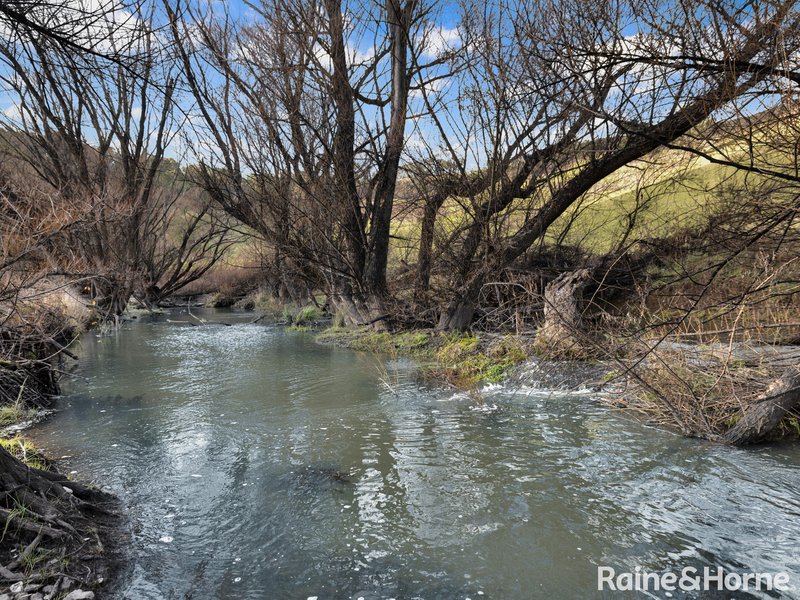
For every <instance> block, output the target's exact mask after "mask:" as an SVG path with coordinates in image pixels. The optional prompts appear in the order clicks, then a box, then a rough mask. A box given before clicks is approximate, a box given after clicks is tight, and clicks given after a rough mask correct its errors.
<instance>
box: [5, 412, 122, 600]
mask: <svg viewBox="0 0 800 600" xmlns="http://www.w3.org/2000/svg"><path fill="white" fill-rule="evenodd" d="M51 414H52V412H51V411H40V412H38V413H36V412H33V411H30V410H29V411H27V413H26V416H27V417H28V420H27V421H25V422H23V423H18V424H11V425H8V426H6V427H5V429H4V430H3V432H2V434H1V435H3V436H4V437H2V439H0V486H1V487H2V489H3V491H4V494H3V499H2V500H0V521H2V527H3V533H2V536H0V598H4V599H11V598H14V599H19V600H23V599H26V600H51V599H56V598H58V599H61V600H65V599H69V600H81V599H84V600H85V599H91V598H97V599H102V598H113V597H114V589H116V586H117V585H118V583H119V582H120V581H121V580H122V579H124V577H123V574H124V572H125V570H126V560H125V555H126V552H127V546H128V540H129V537H130V531H129V524H128V522H127V518H126V517H125V516H124V515H125V512H124V507H123V506H122V504H121V502H120V500H119V499H118V498H117V497H116V496H114V495H112V494H110V493H108V492H106V491H102V490H100V489H98V488H96V487H94V486H92V485H87V484H85V483H83V482H81V481H78V480H77V479H75V478H74V475H65V474H63V473H62V472H60V471H59V468H58V461H57V460H54V459H52V458H50V457H48V456H47V455H46V454H45V453H44V452H43V451H41V450H40V449H39V448H37V447H35V446H34V445H33V444H32V443H31V442H29V441H28V440H27V439H26V438H25V437H24V433H23V432H24V430H25V429H26V428H27V427H30V426H32V425H33V424H35V423H38V422H41V421H42V420H43V419H46V418H47V417H48V416H50V415H51Z"/></svg>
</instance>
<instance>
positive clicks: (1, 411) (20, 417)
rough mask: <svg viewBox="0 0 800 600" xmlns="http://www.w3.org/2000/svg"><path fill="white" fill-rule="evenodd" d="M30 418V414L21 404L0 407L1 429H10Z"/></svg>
mask: <svg viewBox="0 0 800 600" xmlns="http://www.w3.org/2000/svg"><path fill="white" fill-rule="evenodd" d="M28 416H29V412H28V411H27V410H25V409H24V408H22V406H20V405H19V403H16V404H7V405H5V406H0V427H8V426H9V425H14V424H15V423H19V422H20V421H24V420H25V419H26V418H27V417H28Z"/></svg>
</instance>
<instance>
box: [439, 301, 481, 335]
mask: <svg viewBox="0 0 800 600" xmlns="http://www.w3.org/2000/svg"><path fill="white" fill-rule="evenodd" d="M474 316H475V303H474V302H473V301H472V300H471V298H470V297H469V295H468V294H465V295H464V296H463V297H462V298H459V299H456V300H453V301H451V302H450V304H449V305H448V306H447V308H445V310H443V311H442V314H441V315H440V317H439V323H438V324H437V325H436V331H466V330H467V329H469V326H470V324H471V323H472V317H474Z"/></svg>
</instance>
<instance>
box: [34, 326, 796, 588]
mask: <svg viewBox="0 0 800 600" xmlns="http://www.w3.org/2000/svg"><path fill="white" fill-rule="evenodd" d="M226 318H227V319H228V320H230V321H239V323H238V324H234V325H233V326H231V327H223V326H215V325H209V326H204V327H187V326H185V325H180V324H171V323H165V322H160V323H156V322H152V323H137V324H134V325H132V326H131V327H130V328H128V329H127V330H126V331H124V332H123V333H121V334H120V335H118V336H114V337H105V338H95V337H92V336H87V337H86V338H85V340H84V341H83V343H82V348H81V354H82V360H81V364H80V367H79V371H78V374H79V375H81V376H82V377H81V378H76V379H75V380H74V381H72V382H71V383H70V384H69V385H68V386H67V392H68V394H67V396H66V397H65V399H64V401H63V410H62V411H61V412H60V413H59V414H58V415H57V416H56V417H55V418H53V419H52V420H51V421H50V422H48V423H46V424H45V425H43V426H42V427H40V428H39V429H38V430H37V431H36V432H34V435H35V436H36V437H37V440H38V442H39V443H40V444H42V445H44V446H45V447H46V448H48V449H49V450H50V452H51V453H52V454H53V455H58V456H60V455H68V456H70V458H69V459H66V463H67V465H68V467H69V468H71V469H77V470H78V471H79V472H81V473H83V474H85V475H88V476H93V477H95V478H96V479H97V480H98V481H100V482H103V484H104V485H106V486H108V487H110V488H111V489H112V490H113V491H114V492H116V493H117V494H119V495H120V496H121V497H122V498H123V500H124V501H125V503H126V505H127V506H128V508H129V510H130V513H131V516H132V518H133V522H134V524H135V531H134V537H135V548H134V551H133V554H134V557H133V558H134V560H135V565H134V567H133V576H132V579H131V581H130V584H129V586H128V588H127V590H126V592H125V596H124V597H125V598H130V599H136V600H139V599H160V598H194V599H205V598H208V599H212V598H219V599H244V598H252V599H262V598H301V599H305V598H308V597H310V596H318V597H319V598H320V600H322V599H324V598H350V597H353V598H359V597H363V598H364V599H365V600H369V599H372V598H398V599H400V598H403V599H406V598H425V599H433V598H441V599H447V600H450V599H454V598H472V599H473V600H476V599H478V598H495V599H516V598H519V599H522V598H595V597H597V598H599V597H603V596H602V595H601V594H600V593H599V592H597V591H595V588H596V577H597V571H596V567H597V565H610V566H614V567H615V568H616V570H617V571H618V572H619V571H623V570H632V569H633V568H634V567H635V566H636V565H641V566H642V567H643V568H646V569H648V570H656V571H657V570H664V569H674V570H679V569H680V568H681V567H683V566H698V567H702V566H705V565H720V566H723V567H725V568H729V569H734V570H737V571H742V570H751V571H786V572H788V573H790V574H791V576H792V585H793V586H794V589H795V590H798V589H799V588H798V584H800V558H798V553H797V549H798V539H800V518H798V517H800V468H799V467H800V451H798V450H797V449H795V448H787V447H784V448H773V449H762V450H756V451H739V450H731V449H726V448H718V447H716V446H713V445H707V444H703V443H701V442H698V441H693V440H685V439H681V438H679V437H675V436H672V435H670V434H668V433H665V432H661V431H658V430H653V429H647V428H644V427H642V426H639V425H637V424H635V423H632V422H629V421H627V420H623V419H622V418H621V417H620V416H618V415H614V414H612V413H609V412H608V411H606V410H604V409H602V408H599V407H597V406H596V405H595V404H593V402H592V399H591V397H590V396H588V395H585V394H584V395H579V394H573V395H568V394H562V393H552V392H550V391H547V390H539V389H517V390H510V389H503V388H495V389H493V390H492V391H491V393H490V394H489V395H487V397H486V401H487V403H488V404H489V405H491V406H492V407H494V405H496V407H497V409H496V410H474V409H475V408H476V407H475V406H474V400H471V399H469V398H468V397H465V396H462V395H458V394H453V393H452V392H449V391H444V390H433V389H429V388H426V387H422V386H420V385H419V384H418V383H417V382H416V381H415V379H414V377H413V372H412V371H411V369H410V367H409V365H407V364H405V363H403V362H402V361H399V362H393V363H391V364H389V365H388V368H389V370H390V375H391V377H390V379H391V380H392V381H393V384H392V386H391V388H388V387H387V386H385V385H383V384H382V383H381V380H380V375H381V372H382V367H380V365H378V364H377V363H376V359H375V358H374V357H371V356H367V355H363V354H358V353H353V352H349V351H345V350H339V349H334V348H326V347H320V346H318V345H316V344H314V342H313V341H312V340H311V339H310V337H308V336H304V335H302V334H296V333H294V334H293V333H284V332H281V331H280V330H277V329H274V328H270V327H267V326H262V325H252V324H247V322H246V321H247V320H248V318H249V316H248V315H234V314H229V315H226ZM674 596H678V594H674ZM605 597H612V596H608V595H606V596H605ZM617 597H619V596H617ZM631 597H632V596H631ZM654 597H660V596H658V594H656V595H655V596H654ZM703 597H713V596H709V595H706V596H703ZM719 597H722V596H719ZM739 597H742V596H739Z"/></svg>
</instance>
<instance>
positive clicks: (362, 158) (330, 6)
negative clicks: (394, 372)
mask: <svg viewBox="0 0 800 600" xmlns="http://www.w3.org/2000/svg"><path fill="white" fill-rule="evenodd" d="M187 10H188V9H187ZM253 10H255V11H257V13H258V15H259V18H260V21H259V22H257V23H255V24H252V25H247V26H244V25H240V24H237V23H234V22H233V21H232V20H230V18H229V17H228V16H227V15H217V14H214V13H213V11H206V12H204V13H194V14H193V18H192V20H191V22H187V21H185V20H182V19H180V18H179V15H178V14H177V12H172V18H173V22H174V25H173V28H174V29H173V31H174V35H175V37H176V40H177V39H181V40H187V39H189V40H192V43H193V45H192V46H191V47H187V48H186V52H185V53H184V61H185V70H186V72H187V73H188V76H189V83H190V85H191V87H192V89H193V91H194V95H195V99H196V102H197V107H196V110H197V112H198V113H199V115H201V117H202V121H203V127H204V128H205V129H204V133H205V134H206V135H207V136H208V137H209V138H210V139H211V142H209V143H208V144H207V146H212V147H211V148H205V147H204V150H207V151H208V156H207V158H206V159H205V160H204V161H203V164H204V170H203V173H204V176H205V186H206V188H207V189H208V190H209V191H210V192H211V193H212V195H213V196H214V197H215V198H216V199H217V200H218V201H219V202H220V204H221V205H222V206H223V207H225V209H226V210H228V211H229V212H230V214H232V215H233V216H235V217H237V218H239V219H241V220H242V221H244V222H245V223H247V224H248V225H250V226H251V227H253V228H254V229H256V230H257V231H259V232H261V233H262V235H263V236H264V237H265V238H266V239H267V240H268V241H269V242H271V243H273V244H274V245H275V247H276V261H279V260H280V261H291V262H292V263H294V264H295V265H296V267H294V268H292V269H291V270H312V271H314V272H315V273H316V276H315V279H316V281H317V282H319V283H321V286H320V287H322V288H323V289H324V291H325V292H327V293H328V295H329V298H330V301H331V302H332V304H333V305H334V306H335V307H336V308H337V309H339V310H341V311H342V312H343V314H344V315H345V317H346V319H347V320H348V321H349V322H351V323H365V322H370V323H375V324H382V323H383V322H384V320H385V319H386V318H387V317H388V316H389V310H388V309H387V307H386V306H385V302H386V300H387V298H388V293H389V291H388V286H387V281H386V268H387V261H388V256H389V240H390V228H391V220H392V214H393V208H394V196H395V189H396V184H397V178H398V173H399V170H400V164H401V159H402V153H403V149H404V147H405V143H406V139H407V131H406V128H407V125H408V124H409V120H408V116H409V96H410V93H411V91H412V89H413V88H414V87H415V86H419V85H421V84H422V83H420V82H424V80H425V78H426V73H432V72H434V71H435V70H436V68H437V67H438V66H439V65H441V64H442V63H443V61H442V60H441V59H440V58H431V59H430V60H429V61H427V62H425V63H424V64H422V62H421V61H420V60H419V57H420V56H421V55H422V47H423V46H424V44H425V43H426V40H427V37H428V35H429V33H430V32H429V29H430V28H431V27H432V21H431V11H432V7H430V6H427V5H425V4H423V3H422V2H419V1H418V0H411V1H404V2H401V1H399V0H388V1H387V2H385V3H378V4H375V3H371V2H346V3H345V2H341V1H340V0H326V1H325V2H321V3H318V2H315V1H310V0H282V1H281V2H278V3H261V4H255V5H254V6H253ZM209 71H210V72H212V73H213V74H214V75H213V76H212V75H209V74H207V72H209Z"/></svg>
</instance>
